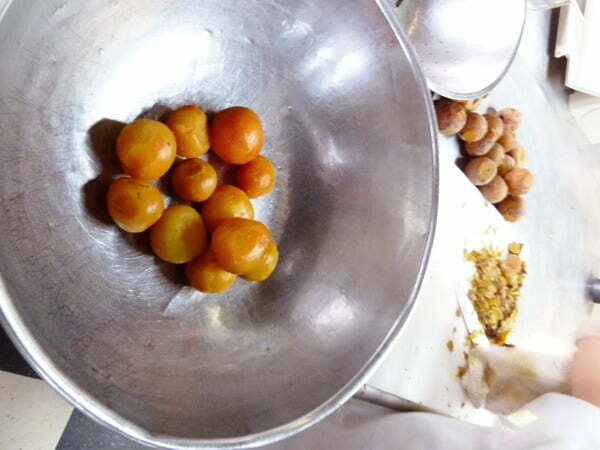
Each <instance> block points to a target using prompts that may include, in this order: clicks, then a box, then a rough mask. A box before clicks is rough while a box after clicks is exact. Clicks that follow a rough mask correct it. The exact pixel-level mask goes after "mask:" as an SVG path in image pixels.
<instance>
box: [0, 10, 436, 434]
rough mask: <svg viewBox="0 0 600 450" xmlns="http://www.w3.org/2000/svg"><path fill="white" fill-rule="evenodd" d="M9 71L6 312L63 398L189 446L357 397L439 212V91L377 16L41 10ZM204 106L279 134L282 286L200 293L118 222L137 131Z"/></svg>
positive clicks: (6, 59)
mask: <svg viewBox="0 0 600 450" xmlns="http://www.w3.org/2000/svg"><path fill="white" fill-rule="evenodd" d="M0 61H2V64H1V65H0V158H1V161H2V163H1V164H0V208H1V211H2V214H1V216H0V236H2V237H1V238H0V272H1V273H2V278H3V280H4V284H5V286H6V289H7V292H8V294H9V295H8V296H7V297H6V298H2V299H0V306H1V307H2V311H3V313H4V316H5V319H6V322H7V323H8V325H9V326H10V327H11V328H12V330H13V333H14V334H15V335H16V336H17V338H18V339H20V340H21V345H22V348H23V349H24V350H25V351H26V352H27V353H28V354H29V356H30V358H31V359H33V360H34V363H35V364H36V365H37V366H38V368H39V369H40V370H41V371H42V372H43V373H44V375H45V376H46V377H47V378H48V379H49V380H51V382H52V383H53V384H54V385H55V386H56V387H57V388H58V389H59V390H60V391H62V392H63V393H64V394H65V395H66V396H67V397H69V398H70V399H71V400H72V401H74V402H75V403H76V404H77V405H78V406H80V407H82V408H84V409H86V410H87V411H88V412H90V413H91V414H92V415H94V416H95V417H96V418H99V419H100V420H102V421H104V422H105V423H107V424H109V425H111V426H113V427H115V428H118V429H121V430H122V431H126V432H128V433H129V434H130V435H131V436H134V437H137V438H138V439H143V440H146V441H148V442H153V443H155V444H162V445H175V444H174V442H179V443H185V442H192V441H193V440H198V439H225V438H233V439H235V438H239V437H241V436H247V435H249V434H253V433H260V432H265V431H268V430H272V429H274V428H276V427H280V426H283V425H285V424H288V423H290V422H292V421H294V420H296V419H299V418H301V417H304V419H302V420H304V421H307V420H310V416H307V415H308V414H310V413H311V411H313V410H315V409H316V408H318V407H321V406H323V405H329V407H333V406H334V405H333V404H332V400H331V399H332V397H333V396H335V395H336V394H340V392H344V389H345V388H346V389H347V387H348V386H347V385H348V383H350V382H353V383H354V384H356V383H357V376H360V375H361V374H363V375H364V373H365V371H366V370H367V369H368V368H369V367H370V366H371V364H372V363H373V362H374V361H375V360H376V359H377V356H378V351H380V350H382V349H383V348H384V347H385V346H386V345H387V344H388V343H389V340H390V337H391V336H393V335H394V334H395V332H396V331H397V330H398V328H399V326H400V325H401V323H402V322H403V315H405V314H406V313H407V312H408V310H409V307H410V303H411V300H412V298H413V294H414V290H415V286H416V285H417V284H418V281H419V279H420V271H421V269H422V266H423V264H424V259H426V255H427V253H428V238H429V236H430V233H431V223H432V214H433V212H434V210H435V196H436V193H435V192H434V191H435V187H436V186H435V180H436V175H435V173H436V172H435V166H436V164H435V162H434V151H433V148H434V144H433V140H432V134H431V127H430V122H429V120H430V115H429V109H428V108H429V107H428V104H427V101H428V99H427V97H426V93H425V91H424V89H423V83H422V82H421V81H420V79H419V77H418V76H417V75H415V72H414V68H413V65H412V64H411V62H410V60H409V58H408V57H407V54H406V53H405V51H404V50H403V48H402V46H401V45H400V44H399V43H398V40H397V38H396V36H395V35H394V33H393V31H392V29H391V28H390V27H389V26H388V24H387V22H386V19H385V17H384V15H383V14H382V12H381V10H380V9H379V7H378V6H377V4H376V3H375V2H358V1H357V2H353V1H350V2H348V1H345V0H332V1H327V2H320V1H299V2H289V1H287V0H280V1H275V0H269V1H264V0H246V1H243V2H241V1H233V0H228V1H224V0H205V1H202V2H199V1H196V0H146V1H144V2H142V3H140V2H133V1H115V0H88V1H85V2H64V1H62V0H61V1H59V0H43V1H42V0H20V1H17V2H13V3H12V4H11V5H10V6H9V7H8V8H7V10H6V11H5V14H4V16H3V18H2V20H1V22H0ZM187 103H197V104H198V105H201V106H202V107H204V108H205V109H206V110H207V111H209V112H211V113H214V112H215V111H218V110H219V109H222V108H224V107H227V106H232V105H247V106H250V107H252V108H254V109H255V110H257V111H258V113H259V114H260V115H261V117H262V118H263V122H264V126H265V129H266V134H267V142H266V146H265V150H264V154H265V155H266V156H268V157H269V158H271V159H272V160H273V162H274V163H275V165H276V166H277V168H278V177H279V179H278V186H277V189H276V191H275V192H274V193H273V194H272V195H270V196H268V197H266V198H264V199H260V200H258V201H256V202H255V208H256V212H257V218H258V219H259V220H262V221H264V222H265V223H267V224H268V225H269V226H270V227H271V228H272V230H273V235H274V237H275V239H276V241H277V242H278V244H279V246H280V252H281V263H280V266H279V268H278V270H277V272H276V273H275V275H274V276H273V277H272V278H271V279H270V280H269V281H268V282H266V283H263V284H256V285H251V284H248V283H245V282H238V283H237V284H236V286H235V288H234V289H233V290H232V291H231V292H229V293H227V294H224V295H214V296H205V295H202V294H200V293H197V292H194V291H193V290H191V289H190V288H187V287H185V286H184V281H185V280H184V278H183V275H182V270H181V268H177V267H173V266H170V265H166V264H162V263H161V262H159V261H158V260H157V259H156V258H155V257H153V255H152V254H151V252H150V251H149V249H148V244H147V241H146V239H145V237H144V236H131V235H127V234H125V233H123V232H120V231H119V230H118V229H117V227H116V226H114V225H113V224H111V222H110V219H109V218H108V216H107V214H106V212H105V209H104V194H105V192H106V188H107V185H108V183H109V182H110V180H111V179H112V178H113V177H114V176H115V175H117V174H118V173H119V172H120V169H119V166H118V163H117V161H116V158H115V152H114V141H115V137H116V135H117V134H118V132H119V131H120V129H121V127H122V126H123V123H125V122H128V121H131V120H133V119H135V118H136V117H139V116H144V117H152V118H160V117H162V116H163V115H164V114H165V113H166V112H167V111H169V109H171V108H174V107H177V106H179V105H182V104H187ZM215 163H216V164H217V165H218V164H219V163H218V161H216V162H215ZM222 175H223V177H224V179H225V180H226V179H227V177H228V176H230V175H231V174H230V173H228V171H227V170H225V171H224V172H223V173H222ZM159 186H160V187H161V188H162V189H163V190H164V192H165V193H166V194H167V195H168V193H169V192H168V183H162V184H159ZM169 198H170V197H169ZM170 201H173V200H172V199H171V200H170ZM399 376H401V374H399ZM338 399H339V397H338ZM328 402H329V403H328ZM301 425H302V422H301V421H300V422H295V425H294V426H295V427H299V426H301ZM187 440H192V441H187Z"/></svg>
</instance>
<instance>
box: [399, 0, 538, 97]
mask: <svg viewBox="0 0 600 450" xmlns="http://www.w3.org/2000/svg"><path fill="white" fill-rule="evenodd" d="M526 10H527V4H526V1H525V0H443V1H440V0H403V1H401V3H400V5H399V7H398V8H397V9H396V16H397V17H398V19H399V21H400V23H401V25H402V27H403V29H404V31H405V33H406V35H407V36H408V38H409V39H410V40H411V42H412V44H413V46H414V47H415V50H416V52H417V54H418V57H419V60H420V62H421V65H422V67H423V71H424V72H425V76H426V78H427V82H428V84H429V88H430V89H431V90H433V91H434V92H437V93H438V94H440V95H443V96H445V97H449V98H454V99H468V98H475V97H479V96H481V95H484V94H486V93H487V92H489V91H490V90H491V89H493V88H494V86H495V85H496V84H497V83H498V81H500V79H501V78H502V77H503V76H504V74H505V73H506V71H507V70H508V68H509V67H510V64H511V63H512V61H513V59H514V57H515V55H516V53H517V49H518V47H519V42H520V40H521V35H522V32H523V27H524V25H525V17H526Z"/></svg>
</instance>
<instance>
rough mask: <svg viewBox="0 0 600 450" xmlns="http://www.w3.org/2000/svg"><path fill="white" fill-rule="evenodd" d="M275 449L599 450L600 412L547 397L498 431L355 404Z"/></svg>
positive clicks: (580, 403) (507, 420) (586, 405)
mask: <svg viewBox="0 0 600 450" xmlns="http://www.w3.org/2000/svg"><path fill="white" fill-rule="evenodd" d="M269 449H270V450H272V449H285V450H296V449H312V450H318V449H345V450H355V449H356V450H358V449H360V450H363V449H364V450H598V449H600V409H598V408H597V407H595V406H594V405H592V404H589V403H587V402H584V401H582V400H578V399H575V398H573V397H569V396H566V395H562V394H546V395H544V396H542V397H540V398H538V399H537V400H535V401H533V402H531V403H530V404H528V405H526V406H525V408H523V409H522V410H520V411H519V412H518V413H514V414H512V415H511V416H508V417H505V418H504V419H503V424H502V426H500V427H497V428H485V427H479V426H477V425H472V424H469V423H466V422H461V421H459V420H456V419H452V418H449V417H445V416H440V415H436V414H428V413H390V412H389V411H388V410H385V409H383V408H378V407H374V406H372V405H369V404H366V403H363V402H359V401H354V400H353V401H351V402H349V403H348V404H346V405H345V406H343V407H342V408H341V409H340V410H339V411H338V412H337V413H335V414H334V415H333V416H331V417H330V418H328V419H326V420H325V421H324V422H322V423H321V424H319V425H316V426H314V427H312V428H310V429H308V430H307V431H305V432H304V433H301V434H300V435H298V436H295V437H293V438H291V439H289V440H287V441H284V442H281V443H278V444H275V445H273V446H271V447H269Z"/></svg>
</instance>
